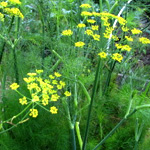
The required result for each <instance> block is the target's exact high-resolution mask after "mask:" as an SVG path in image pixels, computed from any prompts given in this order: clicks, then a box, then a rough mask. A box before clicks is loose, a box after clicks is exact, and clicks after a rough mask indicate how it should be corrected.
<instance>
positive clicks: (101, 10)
mask: <svg viewBox="0 0 150 150" xmlns="http://www.w3.org/2000/svg"><path fill="white" fill-rule="evenodd" d="M99 5H100V6H99V7H100V12H103V2H102V0H99Z"/></svg>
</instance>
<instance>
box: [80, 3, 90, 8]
mask: <svg viewBox="0 0 150 150" xmlns="http://www.w3.org/2000/svg"><path fill="white" fill-rule="evenodd" d="M80 7H81V8H91V7H92V6H91V5H90V4H82V5H80Z"/></svg>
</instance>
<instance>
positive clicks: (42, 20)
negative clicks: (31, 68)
mask: <svg viewBox="0 0 150 150" xmlns="http://www.w3.org/2000/svg"><path fill="white" fill-rule="evenodd" d="M38 3H39V5H37V7H38V10H39V16H40V20H41V24H42V38H43V43H42V48H41V49H42V69H44V68H43V66H44V51H45V21H44V16H43V12H42V10H43V9H44V8H43V2H42V1H39V0H38Z"/></svg>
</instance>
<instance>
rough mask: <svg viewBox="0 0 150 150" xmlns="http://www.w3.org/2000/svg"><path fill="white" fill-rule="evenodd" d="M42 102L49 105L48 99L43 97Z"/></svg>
mask: <svg viewBox="0 0 150 150" xmlns="http://www.w3.org/2000/svg"><path fill="white" fill-rule="evenodd" d="M42 104H43V105H44V106H46V105H48V99H45V98H44V99H42Z"/></svg>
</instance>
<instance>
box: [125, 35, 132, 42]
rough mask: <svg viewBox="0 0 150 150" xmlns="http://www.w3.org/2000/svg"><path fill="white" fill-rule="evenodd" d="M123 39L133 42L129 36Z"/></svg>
mask: <svg viewBox="0 0 150 150" xmlns="http://www.w3.org/2000/svg"><path fill="white" fill-rule="evenodd" d="M125 38H126V39H127V41H130V42H133V38H132V37H130V36H125Z"/></svg>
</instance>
